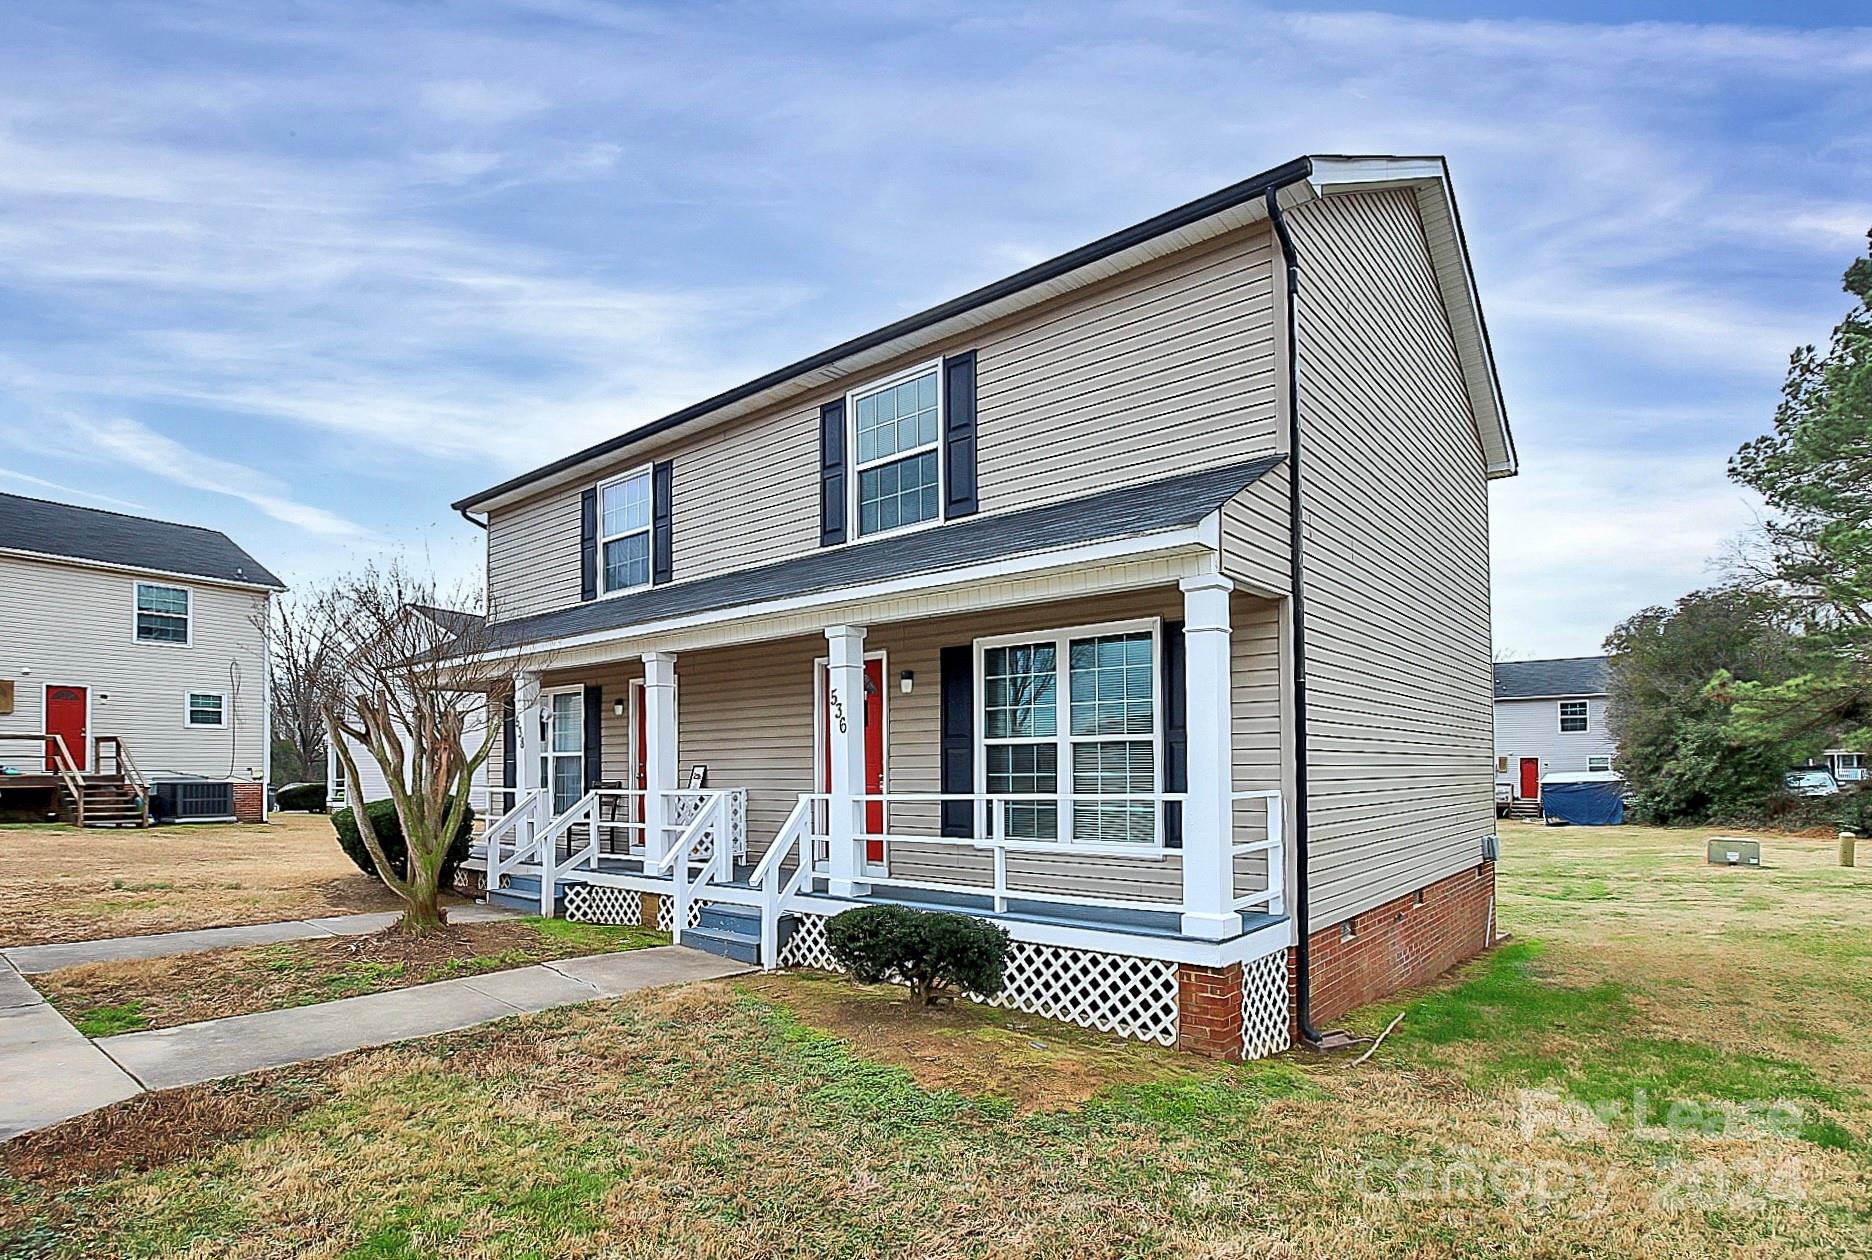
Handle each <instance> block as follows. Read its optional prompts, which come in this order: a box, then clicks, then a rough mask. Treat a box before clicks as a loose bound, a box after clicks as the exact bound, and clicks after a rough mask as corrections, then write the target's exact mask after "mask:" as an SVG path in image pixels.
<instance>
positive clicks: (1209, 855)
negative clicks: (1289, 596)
mask: <svg viewBox="0 0 1872 1260" xmlns="http://www.w3.org/2000/svg"><path fill="white" fill-rule="evenodd" d="M1181 586H1182V588H1183V645H1184V646H1183V652H1184V667H1185V684H1186V690H1187V691H1188V697H1187V699H1186V702H1185V703H1186V706H1187V707H1186V710H1185V712H1186V713H1187V718H1188V723H1189V800H1188V802H1187V803H1186V804H1185V805H1184V807H1183V933H1184V935H1185V936H1195V937H1201V938H1203V939H1206V940H1221V939H1224V938H1226V937H1230V936H1234V935H1236V934H1238V933H1239V932H1240V931H1241V916H1240V915H1239V914H1237V913H1236V912H1235V910H1234V907H1233V903H1234V900H1235V879H1234V873H1233V867H1234V863H1233V862H1232V861H1231V859H1230V856H1229V848H1230V846H1231V845H1232V844H1233V843H1234V835H1233V832H1234V826H1233V807H1232V802H1231V800H1230V796H1231V794H1232V793H1233V791H1234V782H1235V780H1234V760H1235V758H1234V725H1233V713H1232V707H1231V705H1230V703H1229V640H1230V632H1229V592H1230V591H1232V590H1234V589H1235V584H1234V583H1233V582H1230V581H1229V580H1228V579H1227V578H1225V577H1223V576H1222V575H1220V574H1218V573H1204V574H1198V575H1197V576H1195V577H1187V578H1184V579H1183V581H1182V583H1181Z"/></svg>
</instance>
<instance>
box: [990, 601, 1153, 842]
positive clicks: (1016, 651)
mask: <svg viewBox="0 0 1872 1260" xmlns="http://www.w3.org/2000/svg"><path fill="white" fill-rule="evenodd" d="M1156 648H1157V631H1156V627H1155V625H1154V624H1152V625H1144V626H1139V627H1135V628H1132V627H1122V628H1119V627H1113V628H1111V629H1109V630H1107V629H1106V628H1104V627H1100V628H1097V629H1095V630H1093V631H1090V632H1074V631H1062V632H1059V633H1056V634H1054V635H1050V636H1044V637H1036V638H1031V639H1026V640H1025V641H1022V642H1018V643H1006V642H997V643H994V644H990V645H984V646H983V648H982V651H981V657H980V660H981V665H980V669H981V679H982V686H981V696H982V723H981V731H982V741H981V742H982V773H983V784H984V790H985V791H987V792H989V793H991V794H995V795H1001V794H1011V795H1023V794H1034V795H1042V796H1052V797H1054V798H1055V799H1054V800H1052V801H1034V802H1018V801H1011V802H1008V803H1007V804H1006V805H1005V806H1004V818H1005V820H1006V831H1007V835H1008V836H1009V837H1010V838H1013V839H1023V840H1056V839H1066V840H1070V841H1074V842H1077V843H1094V844H1096V843H1113V844H1150V843H1152V842H1154V841H1155V840H1156V838H1157V816H1158V814H1157V807H1156V804H1155V802H1152V801H1148V800H1139V801H1127V800H1116V801H1101V800H1099V799H1098V798H1100V797H1124V796H1132V795H1149V794H1152V793H1155V792H1156V791H1157V785H1158V755H1157V742H1158V739H1159V737H1160V735H1161V727H1160V724H1159V717H1158V714H1159V704H1158V700H1157V669H1156V659H1157V651H1156ZM1062 695H1063V696H1065V697H1066V710H1067V712H1066V720H1065V721H1064V722H1061V721H1060V714H1059V708H1060V704H1059V697H1060V696H1062ZM1062 766H1063V767H1065V770H1066V778H1065V782H1064V783H1062V780H1061V767H1062Z"/></svg>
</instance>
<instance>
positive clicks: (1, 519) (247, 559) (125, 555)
mask: <svg viewBox="0 0 1872 1260" xmlns="http://www.w3.org/2000/svg"><path fill="white" fill-rule="evenodd" d="M0 548H6V549H8V550H13V551H31V552H37V553H38V554H40V555H47V556H64V557H68V558H70V559H73V560H90V561H93V562H95V563H98V564H120V565H124V566H127V567H129V568H133V569H156V570H160V571H162V572H165V573H178V574H183V575H185V576H188V577H200V578H213V579H217V580H220V581H223V582H246V583H250V584H253V585H257V586H271V587H276V588H278V589H279V590H285V589H286V584H285V583H284V582H282V581H280V580H279V579H278V578H277V577H274V576H273V574H272V573H270V572H268V571H267V570H266V568H264V567H263V566H262V565H261V564H260V562H259V561H257V560H255V559H254V558H253V557H252V556H250V555H248V554H247V553H246V552H245V551H243V550H241V549H240V547H238V546H237V545H235V542H234V540H233V539H231V538H229V537H228V536H227V535H226V534H224V533H222V532H221V531H220V530H217V529H204V528H202V527H201V526H199V525H177V524H174V523H173V522H170V521H153V520H150V519H149V518H147V517H143V516H125V515H124V514H122V513H121V512H106V511H103V510H101V509H99V508H88V507H75V506H73V505H72V504H69V503H53V502H51V501H50V500H47V499H29V498H26V497H25V496H24V495H17V494H0Z"/></svg>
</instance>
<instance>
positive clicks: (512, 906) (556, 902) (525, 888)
mask: <svg viewBox="0 0 1872 1260" xmlns="http://www.w3.org/2000/svg"><path fill="white" fill-rule="evenodd" d="M503 878H505V879H506V881H507V886H506V887H505V888H490V889H488V890H487V900H488V904H489V905H495V906H505V907H507V908H508V909H509V910H524V911H526V912H527V913H528V914H538V913H539V912H540V877H539V876H538V875H526V874H521V873H519V872H514V873H512V874H509V875H506V876H504V877H503ZM554 891H555V893H556V894H557V895H556V896H554V897H553V913H554V914H558V913H560V912H561V911H562V910H563V909H564V908H565V888H564V886H563V885H561V886H560V887H559V888H557V889H555V890H554Z"/></svg>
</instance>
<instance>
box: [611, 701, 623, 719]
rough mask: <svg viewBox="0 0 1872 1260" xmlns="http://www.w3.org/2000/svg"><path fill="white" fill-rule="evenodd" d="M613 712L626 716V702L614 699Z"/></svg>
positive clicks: (612, 703)
mask: <svg viewBox="0 0 1872 1260" xmlns="http://www.w3.org/2000/svg"><path fill="white" fill-rule="evenodd" d="M611 712H613V713H615V714H617V715H618V716H619V717H623V716H624V702H623V701H622V700H613V701H612V702H611Z"/></svg>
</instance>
